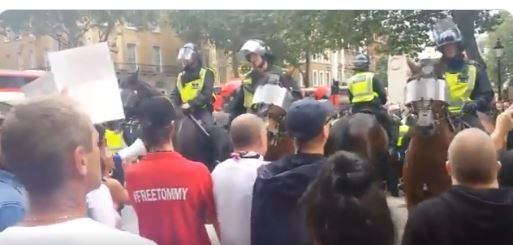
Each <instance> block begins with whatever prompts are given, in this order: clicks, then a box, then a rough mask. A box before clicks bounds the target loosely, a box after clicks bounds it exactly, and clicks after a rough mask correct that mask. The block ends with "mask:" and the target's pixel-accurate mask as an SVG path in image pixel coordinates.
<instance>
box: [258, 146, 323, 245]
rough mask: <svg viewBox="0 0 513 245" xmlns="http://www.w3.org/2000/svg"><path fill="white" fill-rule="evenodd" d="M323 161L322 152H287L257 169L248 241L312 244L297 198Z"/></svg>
mask: <svg viewBox="0 0 513 245" xmlns="http://www.w3.org/2000/svg"><path fill="white" fill-rule="evenodd" d="M324 162H325V158H324V156H322V155H314V154H297V155H289V156H286V157H284V158H282V159H280V160H278V161H275V162H272V163H270V164H268V165H263V166H261V167H260V168H259V169H258V176H257V179H256V181H255V185H254V189H253V203H252V208H251V244H252V245H283V244H294V245H303V244H308V245H311V244H313V242H312V239H311V238H310V237H309V233H308V231H307V230H306V227H305V219H304V215H303V211H302V207H301V205H300V204H299V200H300V198H301V196H302V195H303V192H305V190H306V188H307V187H308V185H309V184H310V183H311V182H312V181H313V180H314V179H315V178H316V177H317V173H318V172H319V170H320V168H321V167H322V165H323V164H324Z"/></svg>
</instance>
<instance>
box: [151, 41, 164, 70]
mask: <svg viewBox="0 0 513 245" xmlns="http://www.w3.org/2000/svg"><path fill="white" fill-rule="evenodd" d="M153 65H154V67H155V69H154V71H155V72H160V71H161V67H162V53H161V50H160V47H159V46H153Z"/></svg>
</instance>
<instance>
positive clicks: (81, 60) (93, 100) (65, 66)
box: [48, 42, 125, 123]
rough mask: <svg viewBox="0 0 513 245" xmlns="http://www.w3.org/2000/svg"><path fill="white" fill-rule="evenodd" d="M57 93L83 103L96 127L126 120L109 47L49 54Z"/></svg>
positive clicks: (84, 48) (75, 49) (96, 46)
mask: <svg viewBox="0 0 513 245" xmlns="http://www.w3.org/2000/svg"><path fill="white" fill-rule="evenodd" d="M48 59H49V61H50V66H51V68H52V73H53V76H54V81H55V85H56V87H57V89H58V90H59V91H62V90H63V89H66V91H67V94H68V95H69V96H70V97H72V98H74V99H75V100H77V101H78V102H80V103H81V104H82V106H83V107H84V108H85V110H86V111H87V112H88V113H89V115H90V116H91V120H92V121H93V123H102V122H107V121H113V120H119V119H124V118H125V113H124V111H123V104H122V102H121V95H120V93H119V86H118V82H117V78H116V72H115V70H114V63H113V62H112V60H111V56H110V51H109V47H108V45H107V43H105V42H104V43H99V44H94V45H89V46H84V47H79V48H73V49H68V50H63V51H59V52H53V53H49V54H48Z"/></svg>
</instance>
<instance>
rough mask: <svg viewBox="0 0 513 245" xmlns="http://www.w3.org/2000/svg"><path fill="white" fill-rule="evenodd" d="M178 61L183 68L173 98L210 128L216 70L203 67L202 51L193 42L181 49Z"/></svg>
mask: <svg viewBox="0 0 513 245" xmlns="http://www.w3.org/2000/svg"><path fill="white" fill-rule="evenodd" d="M178 61H179V62H181V63H182V66H183V70H182V72H180V74H178V79H177V81H176V88H175V89H174V90H173V91H172V92H171V99H172V101H173V103H174V104H175V105H176V106H177V107H180V108H181V109H182V111H183V112H184V113H185V114H188V113H191V115H193V116H194V117H195V118H196V119H198V120H200V121H201V122H202V123H203V125H204V126H205V127H206V128H209V127H210V126H212V125H213V124H214V119H213V116H212V111H213V101H214V79H215V78H214V77H215V76H214V71H213V70H212V69H210V68H206V67H203V62H202V60H201V55H200V52H199V50H198V48H197V47H196V45H194V44H192V43H187V44H185V45H184V46H183V47H182V48H181V49H180V51H179V53H178Z"/></svg>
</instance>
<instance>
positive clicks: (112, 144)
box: [105, 129, 125, 153]
mask: <svg viewBox="0 0 513 245" xmlns="http://www.w3.org/2000/svg"><path fill="white" fill-rule="evenodd" d="M105 141H107V149H109V151H110V152H112V153H116V152H118V151H119V150H121V149H123V148H124V147H125V141H124V140H123V132H121V131H114V130H110V129H105Z"/></svg>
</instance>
